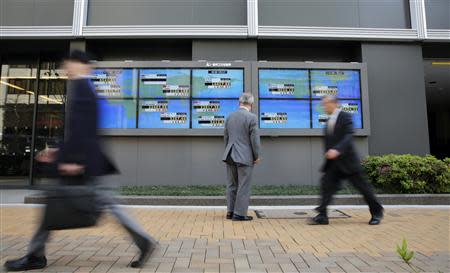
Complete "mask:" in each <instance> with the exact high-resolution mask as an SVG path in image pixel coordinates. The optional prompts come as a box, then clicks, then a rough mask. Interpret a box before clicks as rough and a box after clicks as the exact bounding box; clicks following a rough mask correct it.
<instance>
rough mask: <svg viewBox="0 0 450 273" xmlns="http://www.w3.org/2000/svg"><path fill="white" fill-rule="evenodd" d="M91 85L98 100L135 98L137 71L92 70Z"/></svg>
mask: <svg viewBox="0 0 450 273" xmlns="http://www.w3.org/2000/svg"><path fill="white" fill-rule="evenodd" d="M92 83H93V85H94V88H95V91H96V93H97V96H98V97H99V98H135V97H136V96H137V86H138V70H137V69H131V68H130V69H128V68H127V69H122V68H108V69H94V70H93V72H92Z"/></svg>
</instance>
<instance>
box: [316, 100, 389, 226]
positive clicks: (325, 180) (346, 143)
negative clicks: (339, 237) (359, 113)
mask: <svg viewBox="0 0 450 273" xmlns="http://www.w3.org/2000/svg"><path fill="white" fill-rule="evenodd" d="M322 105H323V108H324V110H325V112H326V113H327V114H328V115H329V116H330V117H329V119H328V121H327V125H326V127H325V137H324V140H325V164H324V166H323V167H322V171H323V172H324V175H323V177H322V184H321V195H322V200H321V204H320V206H319V207H318V208H317V209H316V210H317V211H318V212H319V214H318V215H317V216H316V217H314V218H312V219H311V221H310V224H312V225H328V215H327V206H328V205H329V204H330V203H331V200H332V198H333V195H334V194H335V193H336V192H337V191H338V190H339V188H340V185H341V180H342V179H348V180H349V182H350V183H351V184H352V185H353V186H354V187H355V188H356V189H357V190H358V191H359V192H360V193H361V194H362V195H363V197H364V200H365V201H366V203H367V204H368V205H369V209H370V213H371V215H372V218H371V219H370V221H369V225H378V224H380V222H381V219H382V218H383V207H382V206H381V204H380V203H379V202H378V200H377V198H376V196H375V194H374V193H373V190H372V187H371V185H370V184H369V182H368V181H367V179H366V177H365V175H364V173H363V169H362V166H361V163H360V160H359V157H358V154H357V152H356V150H355V147H354V145H353V121H352V116H351V114H349V113H346V112H344V111H341V110H340V109H339V108H338V105H339V102H338V100H337V98H336V97H333V96H325V97H324V98H323V99H322Z"/></svg>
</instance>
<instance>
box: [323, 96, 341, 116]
mask: <svg viewBox="0 0 450 273" xmlns="http://www.w3.org/2000/svg"><path fill="white" fill-rule="evenodd" d="M322 106H323V109H324V110H325V112H326V113H327V114H328V115H331V114H333V112H334V111H335V110H336V108H338V106H339V101H338V99H337V98H336V97H335V96H330V95H327V96H324V97H323V98H322Z"/></svg>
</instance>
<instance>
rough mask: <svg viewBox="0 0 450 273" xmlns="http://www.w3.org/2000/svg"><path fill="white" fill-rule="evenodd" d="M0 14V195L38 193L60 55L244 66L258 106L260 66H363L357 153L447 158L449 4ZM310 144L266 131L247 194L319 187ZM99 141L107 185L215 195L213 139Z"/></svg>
mask: <svg viewBox="0 0 450 273" xmlns="http://www.w3.org/2000/svg"><path fill="white" fill-rule="evenodd" d="M0 10H1V16H0V39H1V40H0V45H1V49H0V50H1V51H0V64H1V81H0V128H1V135H0V155H1V163H0V185H8V186H10V185H14V186H20V185H22V186H24V185H40V184H42V183H46V181H45V179H43V178H41V177H40V176H39V175H38V173H39V172H38V170H37V166H36V164H34V163H33V160H32V158H33V157H34V154H35V153H36V152H37V151H38V150H40V149H42V148H44V147H46V146H52V145H57V144H58V142H59V141H60V140H61V139H62V138H63V136H64V108H65V105H66V103H70V102H67V101H66V89H67V85H66V79H65V77H64V76H63V74H62V71H61V70H60V68H59V63H60V61H61V59H62V57H63V56H65V55H67V53H68V52H69V51H70V50H71V49H81V50H87V51H89V52H91V53H93V55H94V56H95V57H96V60H97V61H98V63H99V65H100V66H101V64H103V65H106V64H109V66H111V65H113V66H117V67H120V66H122V67H131V68H136V69H140V68H145V67H148V66H154V67H161V66H163V64H164V63H165V64H167V66H172V67H174V66H175V67H177V66H179V65H180V66H181V65H182V64H186V65H184V66H183V67H191V68H195V67H197V66H198V67H203V66H206V65H208V64H209V65H216V66H226V65H229V64H231V66H238V67H240V66H242V67H247V68H246V69H245V70H244V71H245V77H244V78H245V80H244V89H245V91H248V92H252V93H253V94H255V95H256V96H257V97H258V94H259V90H258V86H257V80H255V77H257V76H256V75H257V73H258V70H255V69H257V68H260V67H274V68H279V67H280V66H282V67H288V68H305V69H310V68H311V69H314V68H315V67H323V68H327V65H328V68H333V67H334V68H336V67H347V66H349V67H352V66H355V67H362V68H363V70H361V77H362V78H364V83H365V84H366V85H367V86H366V87H364V88H362V89H364V90H366V91H365V92H366V93H364V92H363V93H362V96H363V100H367V101H366V103H365V104H364V103H363V105H365V106H364V109H363V110H365V111H367V112H368V113H367V115H365V118H367V119H368V120H367V122H365V123H364V126H363V127H364V128H362V129H364V130H363V131H364V132H363V131H361V133H360V134H358V135H357V136H356V139H357V140H356V141H357V145H358V149H359V150H360V153H361V154H362V155H363V156H366V155H369V154H370V155H380V154H386V153H400V154H404V153H410V154H418V155H425V154H430V153H431V154H433V155H436V156H438V157H445V156H447V157H448V156H449V151H450V110H449V109H450V2H449V0H409V1H408V0H379V1H366V0H342V1H329V0H314V1H312V0H296V1H293V0H289V1H284V0H129V1H106V0H20V1H18V0H3V1H1V2H0ZM289 64H292V66H290V65H289ZM255 71H256V72H255ZM255 111H257V110H255ZM255 113H257V112H255ZM257 114H260V113H257ZM369 125H370V126H369ZM280 132H281V133H280ZM317 132H318V131H314V130H313V129H310V130H301V131H294V132H292V133H283V132H282V131H277V130H275V131H270V130H269V131H266V132H264V133H263V137H262V145H263V155H262V158H263V160H262V164H261V165H260V166H258V167H257V168H256V169H255V174H254V181H255V183H256V184H273V185H276V184H303V185H315V184H317V183H318V181H319V172H318V169H319V166H320V164H321V161H322V154H323V151H322V145H321V134H320V133H317ZM103 135H104V136H103V138H104V139H105V143H106V144H107V146H108V147H109V150H110V153H111V156H112V157H113V158H114V159H115V161H116V162H117V164H118V165H119V167H120V169H121V174H120V175H118V176H114V177H108V178H106V179H108V180H109V181H112V182H114V183H117V184H122V185H192V184H223V183H224V176H225V168H224V166H223V163H222V162H221V161H220V158H221V153H222V150H223V144H222V138H221V136H220V135H221V133H220V129H219V131H216V132H214V133H198V132H197V131H195V130H194V129H189V130H187V131H170V132H165V131H157V130H154V129H145V130H125V131H121V130H119V131H114V130H113V131H111V130H110V131H108V130H106V133H104V134H103Z"/></svg>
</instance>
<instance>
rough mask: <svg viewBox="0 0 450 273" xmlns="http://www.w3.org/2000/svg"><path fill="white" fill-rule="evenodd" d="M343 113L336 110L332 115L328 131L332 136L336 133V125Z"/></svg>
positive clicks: (328, 123) (329, 119) (328, 122)
mask: <svg viewBox="0 0 450 273" xmlns="http://www.w3.org/2000/svg"><path fill="white" fill-rule="evenodd" d="M340 112H341V109H339V108H336V109H335V110H334V112H333V113H332V114H331V115H330V117H329V118H328V121H327V131H328V133H329V134H332V133H333V131H334V125H335V124H336V120H337V117H338V116H339V113H340Z"/></svg>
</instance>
